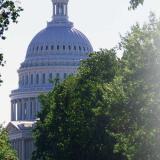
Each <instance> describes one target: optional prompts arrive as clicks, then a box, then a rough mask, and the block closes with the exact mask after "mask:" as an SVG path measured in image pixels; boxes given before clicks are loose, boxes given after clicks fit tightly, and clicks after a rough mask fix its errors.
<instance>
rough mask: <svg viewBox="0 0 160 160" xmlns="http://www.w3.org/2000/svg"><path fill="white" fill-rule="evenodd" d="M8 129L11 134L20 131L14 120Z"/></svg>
mask: <svg viewBox="0 0 160 160" xmlns="http://www.w3.org/2000/svg"><path fill="white" fill-rule="evenodd" d="M6 130H7V132H8V133H9V134H12V133H16V132H18V131H19V129H18V128H17V127H16V126H15V125H14V124H12V122H10V123H9V124H8V125H7V127H6Z"/></svg>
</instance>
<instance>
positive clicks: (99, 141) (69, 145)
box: [33, 14, 160, 160]
mask: <svg viewBox="0 0 160 160" xmlns="http://www.w3.org/2000/svg"><path fill="white" fill-rule="evenodd" d="M121 38H122V40H121V43H120V44H119V46H120V49H121V51H123V57H122V59H121V60H120V59H118V58H117V57H116V50H115V49H112V50H102V51H100V52H98V53H93V54H91V56H90V57H89V59H88V60H86V61H84V62H83V63H82V64H81V66H80V69H79V72H78V74H77V75H76V76H74V77H69V78H68V79H67V80H65V81H64V82H63V83H61V84H59V85H57V86H56V87H55V89H54V90H53V91H52V92H49V93H48V94H47V95H43V96H42V97H41V102H42V106H43V107H42V111H41V113H40V114H39V118H40V120H39V121H38V122H37V125H36V128H35V130H34V136H35V144H36V147H37V149H36V151H35V152H34V156H33V159H38V158H41V159H44V160H45V159H54V160H56V159H58V160H61V159H66V160H67V159H74V158H75V159H78V160H81V159H84V160H85V159H86V160H90V159H99V160H103V159H113V160H114V159H123V160H125V159H127V160H160V153H159V148H160V118H159V116H160V105H159V104H160V71H159V68H160V56H159V52H160V45H159V44H160V21H159V20H157V19H156V18H155V16H154V15H153V14H151V15H150V21H149V23H148V24H145V25H143V26H142V27H141V26H140V25H138V24H136V25H135V26H133V27H132V28H131V31H130V32H128V33H127V34H126V35H125V36H124V37H121Z"/></svg>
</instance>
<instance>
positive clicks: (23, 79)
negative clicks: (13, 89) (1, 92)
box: [22, 76, 24, 85]
mask: <svg viewBox="0 0 160 160" xmlns="http://www.w3.org/2000/svg"><path fill="white" fill-rule="evenodd" d="M22 85H24V76H23V77H22Z"/></svg>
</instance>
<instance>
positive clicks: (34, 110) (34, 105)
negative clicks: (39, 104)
mask: <svg viewBox="0 0 160 160" xmlns="http://www.w3.org/2000/svg"><path fill="white" fill-rule="evenodd" d="M36 116H37V114H36V98H34V99H33V119H34V120H35V119H36Z"/></svg>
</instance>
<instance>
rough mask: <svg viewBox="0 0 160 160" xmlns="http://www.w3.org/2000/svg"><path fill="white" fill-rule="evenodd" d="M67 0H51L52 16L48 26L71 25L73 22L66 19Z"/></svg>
mask: <svg viewBox="0 0 160 160" xmlns="http://www.w3.org/2000/svg"><path fill="white" fill-rule="evenodd" d="M68 1H69V0H52V4H53V16H52V21H51V22H49V23H48V25H49V26H53V25H54V26H56V25H58V26H64V25H65V26H73V23H71V22H69V21H68Z"/></svg>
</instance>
